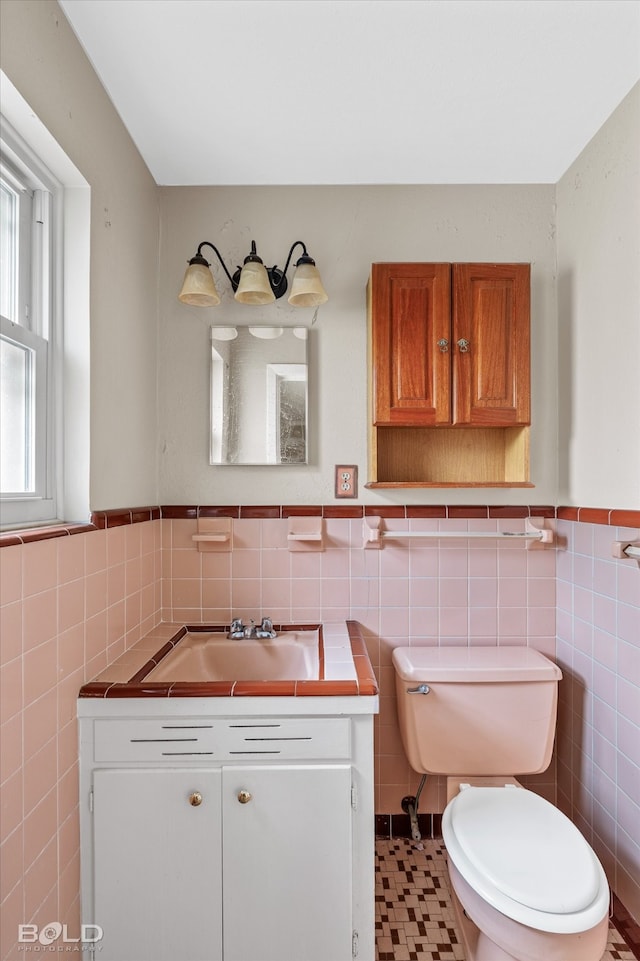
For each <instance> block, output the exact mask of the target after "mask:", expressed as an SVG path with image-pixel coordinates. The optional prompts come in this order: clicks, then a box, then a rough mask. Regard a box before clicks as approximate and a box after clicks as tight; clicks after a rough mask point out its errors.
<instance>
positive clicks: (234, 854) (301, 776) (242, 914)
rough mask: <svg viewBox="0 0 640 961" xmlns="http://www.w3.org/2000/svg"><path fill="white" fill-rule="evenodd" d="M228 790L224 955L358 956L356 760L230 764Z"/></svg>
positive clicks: (336, 960)
mask: <svg viewBox="0 0 640 961" xmlns="http://www.w3.org/2000/svg"><path fill="white" fill-rule="evenodd" d="M222 790H223V819H224V852H223V862H224V907H223V924H224V959H225V961H351V938H352V877H351V875H352V870H351V867H352V865H351V816H352V810H351V769H350V767H349V766H348V765H339V764H335V765H333V764H327V765H297V766H293V765H291V766H287V765H273V766H270V765H264V766H262V767H257V766H256V767H249V766H247V767H238V768H225V769H224V771H223V789H222ZM242 791H245V792H248V793H249V794H250V795H251V798H250V800H248V801H246V803H241V801H240V800H239V799H238V798H239V797H240V798H245V799H246V795H241V793H240V792H242Z"/></svg>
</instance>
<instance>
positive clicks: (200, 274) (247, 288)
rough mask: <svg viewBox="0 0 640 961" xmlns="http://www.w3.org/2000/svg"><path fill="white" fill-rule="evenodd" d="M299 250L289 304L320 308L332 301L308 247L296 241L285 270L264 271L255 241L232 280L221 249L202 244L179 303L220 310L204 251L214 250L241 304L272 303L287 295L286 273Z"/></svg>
mask: <svg viewBox="0 0 640 961" xmlns="http://www.w3.org/2000/svg"><path fill="white" fill-rule="evenodd" d="M298 246H300V247H302V254H301V255H300V257H299V258H298V260H297V261H296V263H295V268H296V272H295V274H294V275H293V280H292V282H291V293H290V294H289V297H288V301H289V303H290V304H291V305H292V306H293V307H319V306H320V304H324V303H326V301H327V300H328V299H329V298H328V296H327V293H326V291H325V289H324V287H323V286H322V281H321V279H320V272H319V270H318V268H317V267H316V262H315V260H313V259H312V258H311V257H310V256H309V254H308V253H307V248H306V245H305V244H304V243H303V242H302V241H301V240H296V242H295V243H294V244H292V245H291V249H290V250H289V255H288V257H287V262H286V264H285V267H284V270H281V269H280V268H279V267H276V266H273V267H265V265H264V263H263V262H262V260H261V259H260V257H258V254H257V253H256V242H255V240H252V241H251V253H250V254H248V255H247V256H246V257H245V259H244V264H243V266H242V267H238V268H237V270H236V271H235V273H234V274H233V276H232V275H231V274H230V273H229V271H228V270H227V267H226V265H225V262H224V260H223V259H222V256H221V254H220V251H219V250H218V248H217V247H215V246H214V245H213V244H212V243H210V241H208V240H203V241H202V243H201V244H199V245H198V250H197V251H196V255H195V257H192V258H191V260H190V261H189V266H188V267H187V270H186V273H185V275H184V282H183V284H182V290H181V291H180V293H179V294H178V300H180V301H181V302H182V303H183V304H191V305H192V306H194V307H217V306H218V304H219V303H220V295H219V294H218V291H217V290H216V285H215V283H214V280H213V275H212V273H211V270H210V267H211V264H210V263H209V262H208V261H207V260H205V258H204V257H203V255H202V248H203V247H211V249H212V250H213V252H214V253H215V254H216V256H217V258H218V260H219V261H220V263H221V264H222V269H223V270H224V272H225V274H226V275H227V277H228V278H229V282H230V284H231V286H232V288H233V290H234V297H235V299H236V300H237V301H238V302H239V303H241V304H256V305H263V304H270V303H273V301H274V300H277V299H279V298H280V297H282V296H284V294H285V293H286V291H287V287H288V284H287V270H288V269H289V264H290V263H291V258H292V256H293V251H294V250H295V248H296V247H298Z"/></svg>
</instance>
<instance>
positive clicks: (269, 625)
mask: <svg viewBox="0 0 640 961" xmlns="http://www.w3.org/2000/svg"><path fill="white" fill-rule="evenodd" d="M276 636H277V635H276V632H275V631H274V629H273V621H272V620H271V618H270V617H263V618H262V623H261V624H260V627H259V628H258V629H257V630H256V637H276Z"/></svg>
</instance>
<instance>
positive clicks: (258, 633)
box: [227, 617, 277, 641]
mask: <svg viewBox="0 0 640 961" xmlns="http://www.w3.org/2000/svg"><path fill="white" fill-rule="evenodd" d="M227 636H228V637H229V638H230V639H233V640H237V641H239V640H241V639H242V638H244V637H247V638H262V639H264V638H267V637H277V635H276V632H275V631H274V629H273V622H272V620H271V618H270V617H263V618H262V622H261V624H260V627H256V625H255V621H251V624H250V625H245V624H243V623H242V618H241V617H234V619H233V620H232V621H231V628H230V630H229V634H228V635H227Z"/></svg>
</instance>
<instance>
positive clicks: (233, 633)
mask: <svg viewBox="0 0 640 961" xmlns="http://www.w3.org/2000/svg"><path fill="white" fill-rule="evenodd" d="M244 632H245V626H244V624H243V623H242V618H241V617H234V619H233V620H232V621H231V629H230V631H229V634H228V635H227V636H228V637H229V639H230V640H231V639H233V640H240V638H241V637H244Z"/></svg>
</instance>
